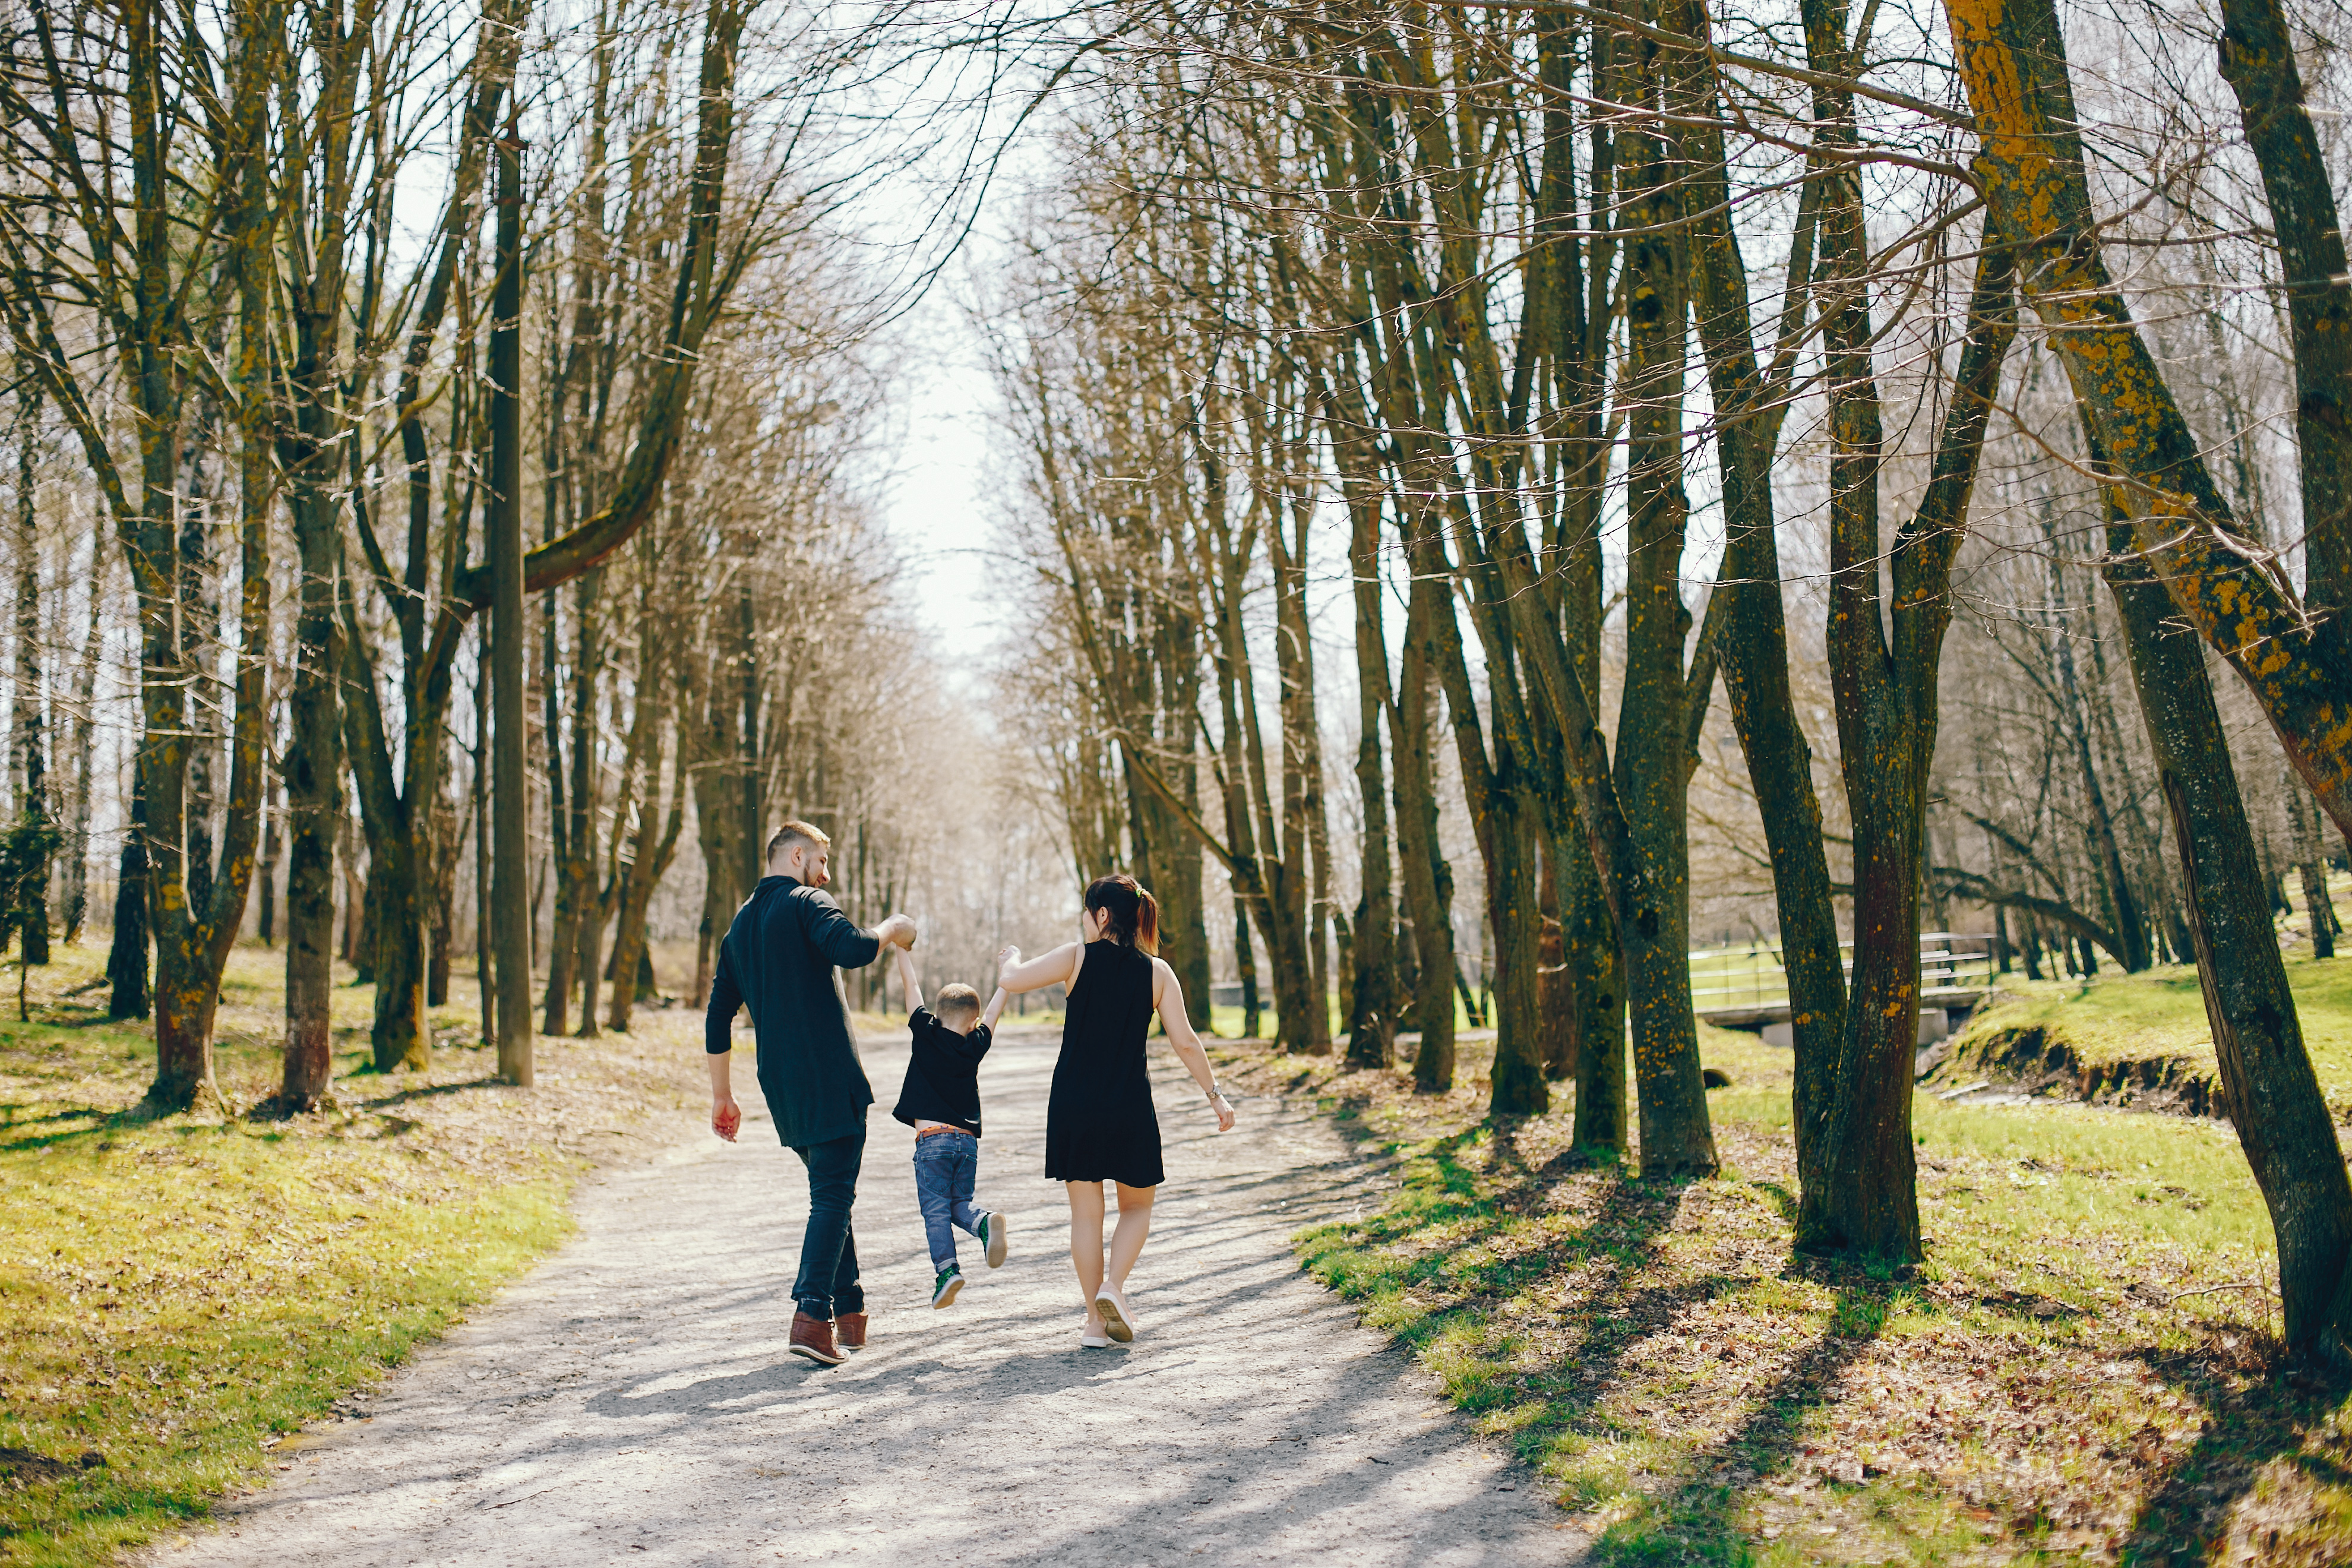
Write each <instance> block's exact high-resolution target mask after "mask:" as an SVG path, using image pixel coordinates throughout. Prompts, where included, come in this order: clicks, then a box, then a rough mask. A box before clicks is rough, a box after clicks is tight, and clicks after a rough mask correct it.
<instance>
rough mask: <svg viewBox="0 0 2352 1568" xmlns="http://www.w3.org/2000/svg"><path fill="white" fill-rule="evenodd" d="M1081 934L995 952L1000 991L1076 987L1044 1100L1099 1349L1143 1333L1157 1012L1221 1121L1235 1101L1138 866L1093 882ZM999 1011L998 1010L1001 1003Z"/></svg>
mask: <svg viewBox="0 0 2352 1568" xmlns="http://www.w3.org/2000/svg"><path fill="white" fill-rule="evenodd" d="M1078 924H1079V929H1080V930H1081V931H1083V932H1084V933H1085V938H1084V940H1083V941H1081V942H1065V943H1064V944H1063V945H1062V946H1060V947H1057V948H1055V950H1054V951H1053V952H1049V953H1046V954H1045V955H1044V956H1043V957H1040V958H1033V959H1031V960H1029V961H1028V962H1027V963H1023V962H1022V961H1021V950H1020V949H1019V948H1017V947H1008V948H1006V949H1005V950H1004V951H1003V952H1001V953H999V954H997V956H996V963H997V985H998V986H999V987H1000V989H1001V990H1002V991H1003V992H1022V991H1035V990H1039V989H1041V988H1043V987H1045V986H1047V985H1061V986H1064V987H1066V989H1067V993H1068V995H1069V1005H1068V1012H1067V1014H1066V1016H1065V1018H1064V1020H1063V1024H1062V1055H1061V1058H1060V1059H1059V1060H1058V1061H1056V1062H1055V1064H1054V1090H1053V1094H1052V1096H1051V1097H1050V1098H1049V1099H1048V1100H1046V1103H1045V1175H1046V1177H1047V1178H1048V1179H1049V1180H1055V1181H1061V1182H1064V1183H1066V1184H1068V1188H1067V1190H1068V1192H1069V1194H1070V1262H1071V1263H1072V1265H1074V1266H1075V1267H1076V1269H1077V1272H1078V1289H1079V1291H1080V1293H1081V1294H1082V1295H1083V1296H1084V1297H1085V1298H1086V1302H1087V1321H1086V1328H1085V1330H1084V1331H1082V1332H1081V1333H1080V1334H1079V1336H1078V1343H1080V1344H1081V1345H1084V1346H1087V1348H1089V1349H1100V1348H1102V1347H1103V1346H1106V1345H1108V1344H1109V1343H1110V1342H1112V1341H1113V1340H1117V1341H1118V1342H1120V1343H1122V1344H1124V1343H1126V1342H1129V1341H1131V1340H1133V1339H1134V1338H1135V1313H1134V1311H1133V1310H1132V1309H1130V1308H1129V1306H1128V1304H1127V1274H1128V1270H1129V1269H1130V1268H1134V1267H1135V1259H1136V1258H1137V1256H1138V1255H1139V1254H1140V1253H1141V1252H1142V1251H1143V1238H1144V1237H1146V1236H1147V1235H1149V1234H1150V1230H1151V1199H1152V1196H1153V1194H1154V1193H1155V1191H1156V1190H1157V1189H1158V1188H1159V1185H1160V1180H1161V1172H1160V1117H1159V1114H1158V1112H1157V1111H1156V1110H1154V1109H1153V1107H1152V1103H1151V1078H1150V1069H1149V1068H1148V1067H1147V1066H1146V1064H1145V1061H1144V1047H1143V1040H1144V1035H1145V1034H1146V1032H1147V1031H1149V1030H1150V1027H1151V1016H1152V1014H1154V1013H1155V1012H1156V1013H1158V1014H1159V1015H1160V1027H1161V1029H1162V1030H1164V1031H1165V1032H1166V1034H1167V1036H1168V1042H1169V1044H1171V1045H1172V1046H1174V1047H1176V1055H1177V1056H1178V1057H1179V1058H1181V1059H1182V1060H1183V1063H1184V1066H1185V1067H1186V1068H1189V1069H1190V1070H1191V1072H1192V1080H1193V1081H1194V1082H1195V1083H1197V1084H1199V1085H1200V1086H1201V1089H1202V1092H1203V1093H1205V1094H1206V1095H1207V1096H1208V1097H1209V1109H1210V1110H1213V1111H1214V1112H1216V1116H1217V1131H1220V1132H1223V1131H1226V1130H1228V1129H1229V1128H1231V1127H1232V1126H1233V1124H1234V1108H1233V1107H1232V1106H1230V1105H1228V1104H1226V1103H1225V1097H1224V1096H1223V1095H1222V1094H1220V1093H1218V1092H1217V1080H1216V1077H1215V1075H1214V1074H1213V1073H1212V1072H1211V1071H1210V1070H1209V1058H1208V1053H1207V1052H1205V1051H1203V1050H1202V1049H1201V1041H1200V1037H1198V1036H1196V1035H1194V1034H1193V1033H1192V1020H1191V1019H1189V1018H1187V1017H1185V1016H1184V988H1183V986H1182V985H1181V984H1178V983H1177V979H1176V972H1175V971H1174V970H1172V969H1171V968H1169V967H1168V965H1167V964H1166V963H1162V962H1161V961H1160V959H1159V958H1157V957H1155V956H1154V954H1156V953H1157V952H1158V951H1159V947H1160V906H1159V905H1158V904H1157V903H1155V902H1153V900H1152V897H1151V895H1150V893H1148V892H1145V891H1144V890H1143V889H1141V888H1139V887H1138V886H1137V885H1136V881H1135V879H1134V878H1132V877H1124V876H1122V877H1097V879H1095V880H1094V881H1093V882H1091V883H1089V884H1088V885H1087V896H1086V900H1085V910H1084V912H1083V913H1082V914H1081V915H1080V916H1079V921H1078ZM992 1011H993V1009H992ZM1105 1182H1115V1183H1117V1184H1118V1228H1117V1229H1116V1230H1114V1231H1113V1232H1112V1233H1111V1238H1110V1268H1109V1269H1108V1273H1106V1271H1105V1269H1104V1268H1103V1190H1102V1184H1104V1183H1105Z"/></svg>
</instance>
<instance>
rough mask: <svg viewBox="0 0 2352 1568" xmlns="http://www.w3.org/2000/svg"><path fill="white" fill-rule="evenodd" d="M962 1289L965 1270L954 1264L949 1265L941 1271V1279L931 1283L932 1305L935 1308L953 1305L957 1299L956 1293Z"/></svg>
mask: <svg viewBox="0 0 2352 1568" xmlns="http://www.w3.org/2000/svg"><path fill="white" fill-rule="evenodd" d="M961 1289H963V1270H962V1269H961V1268H957V1267H956V1266H955V1265H954V1264H952V1263H950V1264H949V1265H948V1266H947V1267H946V1268H942V1269H940V1277H939V1278H938V1279H935V1280H933V1281H932V1282H931V1305H932V1306H934V1307H946V1306H950V1305H952V1304H953V1303H954V1301H955V1299H956V1292H957V1291H959V1290H961Z"/></svg>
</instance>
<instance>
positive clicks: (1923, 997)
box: [1690, 931, 1994, 1046]
mask: <svg viewBox="0 0 2352 1568" xmlns="http://www.w3.org/2000/svg"><path fill="white" fill-rule="evenodd" d="M1838 946H1839V948H1840V950H1841V952H1842V953H1843V959H1844V963H1845V972H1846V973H1847V974H1848V975H1849V976H1851V975H1852V974H1853V943H1852V942H1840V943H1839V944H1838ZM1690 965H1691V1005H1692V1007H1693V1009H1694V1010H1696V1012H1697V1014H1698V1016H1700V1017H1702V1018H1704V1019H1706V1021H1707V1022H1708V1023H1710V1024H1714V1025H1716V1026H1719V1027H1721V1028H1726V1029H1761V1030H1762V1031H1763V1032H1764V1038H1765V1039H1766V1040H1767V1041H1768V1042H1769V1043H1771V1044H1773V1045H1783V1046H1784V1045H1787V1044H1788V1043H1789V1037H1788V1028H1789V976H1788V973H1787V971H1785V970H1784V969H1782V968H1781V966H1780V949H1778V948H1777V947H1774V946H1771V945H1770V944H1769V943H1765V942H1757V943H1754V944H1752V945H1750V946H1748V947H1744V948H1740V947H1715V948H1707V949H1706V950H1704V951H1702V952H1694V953H1692V954H1691V955H1690ZM1993 973H1994V953H1993V942H1992V938H1991V937H1990V936H1986V935H1979V934H1976V933H1973V932H1959V931H1923V932H1921V933H1920V936H1919V1040H1920V1043H1921V1044H1923V1045H1925V1044H1927V1042H1928V1041H1931V1040H1940V1039H1942V1038H1943V1037H1944V1035H1945V1032H1946V1030H1947V1029H1948V1027H1949V1026H1950V1016H1951V1015H1952V1014H1953V1013H1966V1012H1969V1011H1970V1010H1972V1009H1974V1008H1975V1007H1977V1006H1978V1005H1980V1004H1981V1003H1982V1002H1983V1001H1984V999H1985V996H1986V994H1987V993H1989V992H1990V991H1991V990H1992V987H1993Z"/></svg>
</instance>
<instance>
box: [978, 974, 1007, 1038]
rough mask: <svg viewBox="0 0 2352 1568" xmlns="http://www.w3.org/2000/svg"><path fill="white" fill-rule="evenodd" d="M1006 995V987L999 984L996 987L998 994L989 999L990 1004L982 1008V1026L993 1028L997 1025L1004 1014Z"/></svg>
mask: <svg viewBox="0 0 2352 1568" xmlns="http://www.w3.org/2000/svg"><path fill="white" fill-rule="evenodd" d="M1005 996H1006V993H1005V990H1004V987H1003V986H1002V985H1000V986H998V987H997V988H996V994H995V995H993V996H991V997H990V998H989V999H988V1005H987V1006H985V1007H982V1009H981V1010H980V1026H981V1027H982V1028H983V1029H993V1028H995V1027H996V1020H997V1019H998V1018H999V1017H1001V1016H1003V1013H1004V1003H1005Z"/></svg>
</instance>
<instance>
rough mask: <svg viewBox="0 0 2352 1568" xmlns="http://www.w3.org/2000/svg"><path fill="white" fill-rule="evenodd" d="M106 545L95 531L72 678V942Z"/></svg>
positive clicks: (93, 743)
mask: <svg viewBox="0 0 2352 1568" xmlns="http://www.w3.org/2000/svg"><path fill="white" fill-rule="evenodd" d="M105 550H106V542H105V541H104V540H103V539H100V538H98V537H95V536H93V537H92V538H91V540H90V563H89V564H90V571H89V633H88V636H87V638H86V640H85V641H84V642H83V644H82V651H81V668H80V670H79V673H78V674H77V675H76V676H75V678H74V721H73V750H74V786H73V808H72V810H71V812H70V813H69V814H68V826H67V833H66V875H65V906H66V918H65V934H66V941H67V942H78V941H79V940H80V938H81V928H82V922H83V921H85V920H87V919H89V808H90V800H91V796H92V791H91V788H90V784H91V779H92V775H93V773H95V771H96V769H95V763H96V760H97V752H98V715H97V711H96V708H97V700H98V661H99V656H100V652H101V651H102V650H103V649H104V648H105V647H106V625H105V620H104V608H105V604H106V572H105V564H106V557H105Z"/></svg>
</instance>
